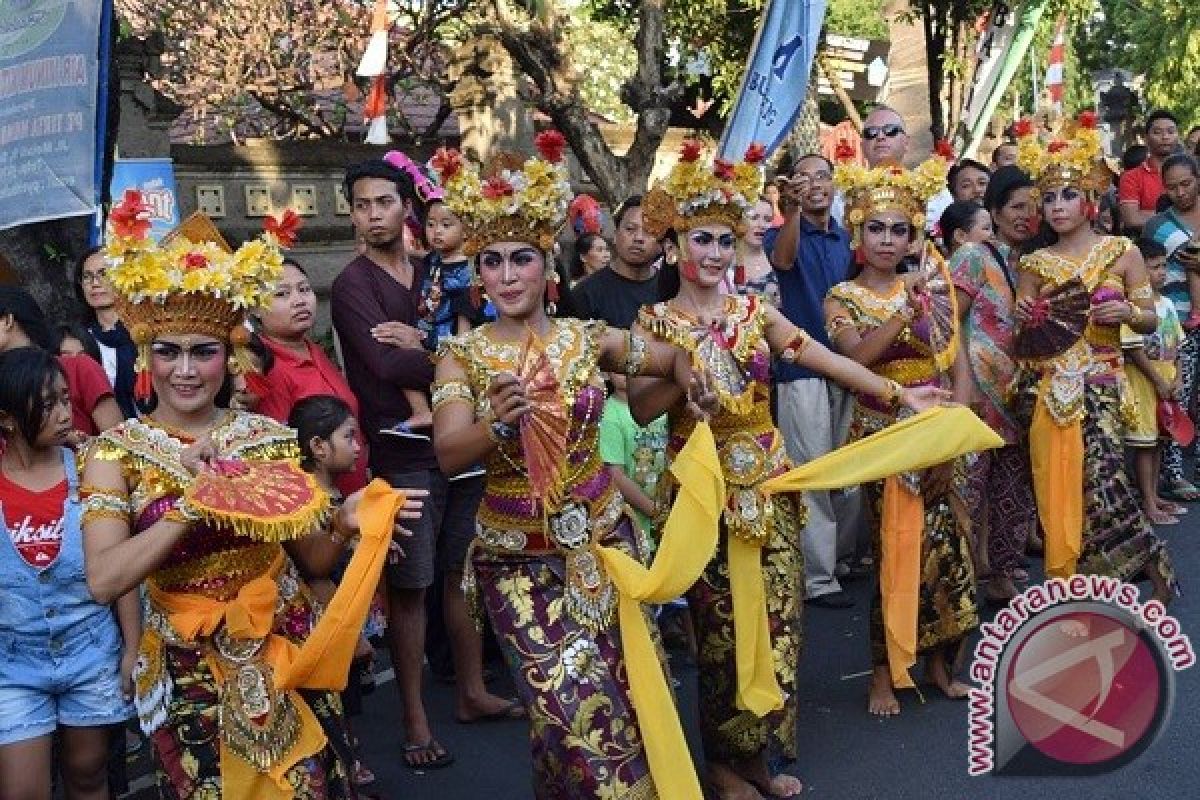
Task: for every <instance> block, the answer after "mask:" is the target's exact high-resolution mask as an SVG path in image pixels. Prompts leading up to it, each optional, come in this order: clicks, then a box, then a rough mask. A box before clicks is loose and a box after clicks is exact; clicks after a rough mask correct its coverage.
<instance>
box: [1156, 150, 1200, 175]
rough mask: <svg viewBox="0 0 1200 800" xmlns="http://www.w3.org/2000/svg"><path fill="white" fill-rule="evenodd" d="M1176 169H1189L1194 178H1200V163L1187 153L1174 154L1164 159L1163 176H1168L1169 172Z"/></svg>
mask: <svg viewBox="0 0 1200 800" xmlns="http://www.w3.org/2000/svg"><path fill="white" fill-rule="evenodd" d="M1175 167H1187V168H1188V171H1189V172H1191V173H1192V175H1193V176H1195V177H1197V178H1200V163H1197V161H1196V159H1195V157H1194V156H1190V155H1188V154H1187V153H1172V154H1171V155H1169V156H1167V157H1166V158H1165V159H1163V163H1162V174H1163V175H1166V174H1167V170H1169V169H1174V168H1175Z"/></svg>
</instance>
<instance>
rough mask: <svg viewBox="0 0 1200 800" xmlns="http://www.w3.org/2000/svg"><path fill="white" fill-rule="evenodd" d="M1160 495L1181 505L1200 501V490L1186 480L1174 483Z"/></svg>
mask: <svg viewBox="0 0 1200 800" xmlns="http://www.w3.org/2000/svg"><path fill="white" fill-rule="evenodd" d="M1160 494H1161V495H1162V496H1163V497H1165V498H1167V499H1168V500H1175V501H1178V502H1180V503H1194V502H1196V501H1197V500H1200V489H1197V488H1196V487H1195V486H1193V485H1192V484H1191V483H1189V482H1188V481H1186V480H1180V481H1173V482H1171V483H1170V484H1169V485H1168V486H1167V488H1166V489H1164V490H1162V491H1161V492H1160Z"/></svg>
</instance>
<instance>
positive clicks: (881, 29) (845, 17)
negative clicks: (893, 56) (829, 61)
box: [825, 0, 888, 39]
mask: <svg viewBox="0 0 1200 800" xmlns="http://www.w3.org/2000/svg"><path fill="white" fill-rule="evenodd" d="M883 3H884V0H829V4H828V5H827V6H826V8H825V30H826V32H828V33H836V34H840V35H841V36H854V37H857V38H860V39H887V38H888V23H887V18H886V17H885V16H884V10H883Z"/></svg>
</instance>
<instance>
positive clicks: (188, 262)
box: [183, 253, 208, 272]
mask: <svg viewBox="0 0 1200 800" xmlns="http://www.w3.org/2000/svg"><path fill="white" fill-rule="evenodd" d="M207 266H208V256H206V255H204V253H188V254H187V255H186V256H184V257H183V268H184V270H185V271H187V272H191V271H192V270H194V269H204V268H205V267H207Z"/></svg>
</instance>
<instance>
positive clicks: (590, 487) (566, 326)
mask: <svg viewBox="0 0 1200 800" xmlns="http://www.w3.org/2000/svg"><path fill="white" fill-rule="evenodd" d="M605 329H606V327H605V325H604V323H600V322H590V321H589V322H582V321H579V320H567V319H559V320H554V321H553V322H552V328H551V330H550V332H549V334H547V336H546V337H545V340H544V348H545V352H546V355H547V357H548V359H549V362H550V364H551V365H552V368H553V371H554V373H555V376H556V378H557V384H558V386H557V395H558V397H557V402H559V403H560V404H561V407H563V408H565V409H566V410H567V418H568V421H569V425H568V428H567V445H566V455H565V460H566V464H565V468H564V470H563V472H562V475H563V478H564V480H563V485H564V486H565V487H566V495H565V496H564V497H563V498H562V499H561V501H560V502H559V503H558V505H559V506H563V505H566V504H567V503H569V502H571V501H580V502H583V503H586V504H588V505H589V506H593V507H597V508H598V507H599V506H601V505H603V504H605V503H607V502H608V501H609V500H611V498H612V497H613V496H614V495H615V488H614V486H613V484H612V479H611V476H610V475H609V471H608V470H607V469H605V468H604V462H603V460H602V459H601V458H600V453H599V435H600V417H601V414H602V412H603V410H604V398H605V392H604V382H603V377H602V375H601V373H600V370H599V366H598V363H597V362H598V359H599V355H600V346H601V341H602V339H603V336H604V331H605ZM525 346H526V345H525V343H523V342H507V341H499V340H497V339H496V338H494V335H493V332H492V326H491V325H483V326H481V327H479V328H476V329H475V330H473V331H471V332H470V333H467V334H463V335H461V336H455V337H451V338H449V339H446V340H444V342H443V348H444V349H443V352H448V353H449V354H450V355H452V356H454V358H455V359H456V360H457V361H458V362H459V363H460V364H461V365H462V366H463V368H464V369H465V370H466V372H467V378H468V382H469V384H470V389H471V393H472V395H473V396H474V401H475V410H476V414H477V415H478V416H480V417H483V416H484V415H486V414H487V413H488V410H489V409H488V404H487V389H488V386H489V385H490V384H491V381H492V379H493V377H494V376H495V375H497V374H499V373H501V372H511V373H514V374H516V373H517V372H518V370H519V365H520V363H521V359H522V353H523V352H524V350H525ZM525 461H526V460H525V458H524V457H523V454H522V452H521V446H520V443H519V442H513V443H511V444H506V445H504V446H502V447H499V448H497V449H496V450H495V451H494V452H493V453H492V454H491V455H489V456H488V459H487V463H486V467H487V484H486V488H485V490H484V497H483V502H482V503H481V504H480V508H479V522H480V524H481V525H483V526H484V527H489V528H496V529H499V530H508V531H524V532H528V533H534V532H536V533H542V532H543V531H544V530H545V524H546V516H547V515H548V514H552V513H555V512H556V511H558V510H559V509H558V508H552V507H546V502H545V501H546V500H547V498H544V497H541V496H538V493H537V492H535V491H533V490H532V488H531V484H530V479H529V474H528V471H527V468H526V463H525Z"/></svg>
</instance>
